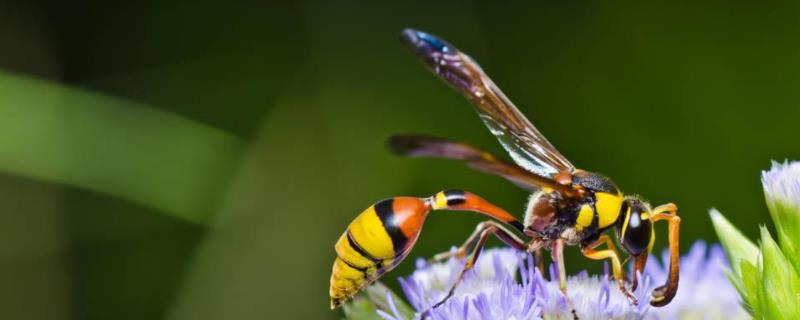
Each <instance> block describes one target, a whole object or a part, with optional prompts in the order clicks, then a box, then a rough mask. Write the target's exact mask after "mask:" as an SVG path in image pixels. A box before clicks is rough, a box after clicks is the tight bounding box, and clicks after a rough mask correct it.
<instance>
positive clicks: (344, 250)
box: [336, 233, 375, 269]
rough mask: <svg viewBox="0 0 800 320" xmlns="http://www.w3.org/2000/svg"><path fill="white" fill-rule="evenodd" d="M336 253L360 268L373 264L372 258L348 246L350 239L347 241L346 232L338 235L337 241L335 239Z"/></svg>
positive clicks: (372, 265)
mask: <svg viewBox="0 0 800 320" xmlns="http://www.w3.org/2000/svg"><path fill="white" fill-rule="evenodd" d="M336 255H337V256H339V258H341V259H342V260H344V261H346V262H347V263H349V264H352V265H354V266H356V267H358V268H361V269H367V268H370V267H374V266H375V263H374V262H372V260H370V259H369V258H367V257H364V256H362V255H361V254H360V253H358V251H357V250H356V249H354V248H353V247H352V246H350V241H347V233H344V234H342V236H341V237H339V241H336Z"/></svg>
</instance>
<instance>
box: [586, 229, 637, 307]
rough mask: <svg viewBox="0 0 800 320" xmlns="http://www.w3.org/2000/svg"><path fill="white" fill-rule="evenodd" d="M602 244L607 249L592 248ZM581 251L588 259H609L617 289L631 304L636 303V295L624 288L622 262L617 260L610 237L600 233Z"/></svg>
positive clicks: (617, 256)
mask: <svg viewBox="0 0 800 320" xmlns="http://www.w3.org/2000/svg"><path fill="white" fill-rule="evenodd" d="M602 244H606V246H607V247H608V249H605V250H594V248H597V247H599V246H600V245H602ZM581 252H582V253H583V255H584V256H585V257H587V258H589V259H594V260H603V259H609V260H611V269H612V270H613V272H614V278H616V279H617V283H619V290H620V291H622V293H624V294H625V296H627V297H628V300H630V302H631V304H633V305H636V304H637V303H638V302H637V300H636V297H634V296H633V294H632V293H631V292H630V291H629V290H628V289H627V288H625V279H624V278H623V272H622V264H621V263H620V262H619V253H617V250H616V247H615V246H614V242H613V241H611V238H610V237H609V236H608V235H606V234H603V235H601V236H600V238H599V239H597V241H595V242H594V243H592V244H589V245H588V246H586V247H583V248H581Z"/></svg>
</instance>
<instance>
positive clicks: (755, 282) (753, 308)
mask: <svg viewBox="0 0 800 320" xmlns="http://www.w3.org/2000/svg"><path fill="white" fill-rule="evenodd" d="M739 267H740V269H741V270H742V275H743V276H742V279H741V282H740V283H741V285H742V288H741V290H739V295H740V296H742V298H743V299H742V300H743V301H742V302H743V304H744V307H745V309H746V310H747V311H748V312H750V315H753V316H755V315H759V314H762V310H763V305H764V302H763V299H764V297H763V295H762V291H761V272H760V271H759V270H758V267H756V265H754V264H752V263H750V262H748V261H744V260H743V261H742V262H741V263H740V264H739ZM729 278H730V276H729ZM737 290H738V288H737Z"/></svg>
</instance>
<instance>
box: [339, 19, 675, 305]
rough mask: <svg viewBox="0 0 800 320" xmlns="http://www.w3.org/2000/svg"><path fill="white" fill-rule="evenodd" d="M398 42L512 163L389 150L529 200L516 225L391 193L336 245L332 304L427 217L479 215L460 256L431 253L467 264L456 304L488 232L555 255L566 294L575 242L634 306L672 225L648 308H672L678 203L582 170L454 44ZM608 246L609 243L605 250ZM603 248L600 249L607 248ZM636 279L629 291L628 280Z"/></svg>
mask: <svg viewBox="0 0 800 320" xmlns="http://www.w3.org/2000/svg"><path fill="white" fill-rule="evenodd" d="M401 40H402V42H403V43H404V44H405V45H406V46H407V47H408V48H409V49H410V50H411V51H412V52H413V53H414V54H415V55H416V56H417V57H418V58H419V59H420V60H421V61H422V62H423V64H424V65H425V66H426V67H427V69H429V70H430V71H432V72H433V73H434V74H435V75H437V76H438V77H439V78H440V79H442V80H443V81H444V82H445V83H447V84H449V85H450V86H451V87H453V88H454V89H455V90H456V91H458V92H460V93H462V94H463V95H464V96H465V97H466V98H467V99H468V100H469V101H470V102H471V103H472V105H473V106H474V107H475V109H476V111H477V112H478V115H479V117H480V119H481V120H482V121H483V123H484V124H485V125H486V127H488V129H489V131H490V132H491V133H492V134H493V135H494V136H495V137H496V138H497V140H498V141H499V142H500V144H501V145H502V146H503V148H504V149H505V150H506V151H507V152H508V154H509V155H510V157H511V159H512V160H513V162H510V161H506V160H503V159H501V158H498V157H495V156H494V155H491V154H489V153H488V152H486V151H483V150H481V149H479V148H476V147H473V146H470V145H468V144H465V143H461V142H457V141H452V140H447V139H442V138H437V137H431V136H425V135H396V136H392V137H390V139H389V141H388V145H389V147H390V149H391V150H392V151H393V152H395V153H397V154H399V155H404V156H411V157H433V158H445V159H453V160H460V161H463V162H466V164H467V165H468V166H469V167H472V168H474V169H477V170H479V171H482V172H485V173H488V174H493V175H497V176H500V177H503V178H505V179H507V180H509V181H511V182H513V183H514V184H516V185H517V186H519V187H521V188H523V189H525V190H528V191H530V192H531V195H530V197H529V199H528V202H527V206H526V209H525V215H524V220H523V221H522V222H520V221H519V220H517V218H515V217H514V216H513V215H512V214H510V213H508V212H507V211H506V210H504V209H502V208H500V207H498V206H495V205H494V204H492V203H490V202H489V201H487V200H485V199H483V198H481V197H480V196H478V195H476V194H474V193H471V192H468V191H463V190H446V191H441V192H438V193H436V194H434V195H433V196H430V197H425V198H417V197H394V198H389V199H386V200H382V201H379V202H377V203H376V204H374V205H372V206H370V207H369V208H367V209H366V210H364V211H363V212H362V213H361V214H360V215H359V216H358V217H356V218H355V220H353V221H352V222H351V223H350V225H349V226H348V227H347V230H346V231H345V232H344V234H342V236H341V237H340V238H339V240H338V241H337V242H336V245H335V250H336V259H335V262H334V264H333V273H332V275H331V279H330V298H331V308H332V309H333V308H336V307H337V306H339V305H341V304H342V303H343V302H345V301H346V300H347V299H349V298H351V297H352V296H354V295H355V294H356V293H358V292H359V291H360V290H361V289H363V288H364V287H366V286H367V285H369V284H370V283H372V282H373V281H375V280H376V279H378V278H379V277H380V276H381V275H382V274H384V273H386V272H388V271H390V270H392V268H394V267H395V266H396V265H398V264H399V263H400V262H401V261H402V260H403V259H404V258H405V257H406V256H407V255H408V253H409V251H410V250H411V248H412V247H413V246H414V243H415V242H416V241H417V238H418V237H419V234H420V231H421V230H422V225H423V223H424V222H425V218H426V217H427V215H428V213H430V212H431V211H436V210H459V211H474V212H477V213H480V214H483V215H485V216H488V217H489V218H491V219H489V220H487V221H485V222H482V223H480V224H479V225H478V226H477V228H476V229H475V231H474V232H473V233H472V235H470V236H469V238H467V240H466V241H465V242H464V244H463V245H461V246H460V247H458V249H457V250H455V251H453V252H449V253H443V254H439V255H436V256H434V259H435V260H441V259H445V258H448V257H450V256H452V255H455V256H457V257H458V258H466V262H465V264H464V267H463V269H462V270H461V272H460V274H459V276H458V277H457V278H456V281H455V282H454V283H453V284H452V287H451V288H450V291H449V294H448V295H447V296H446V297H445V298H443V299H442V300H441V301H440V302H438V303H437V304H435V305H434V306H433V308H436V307H438V306H439V305H441V304H442V303H444V302H445V301H446V300H447V299H448V298H450V297H451V296H452V294H453V292H454V291H455V289H456V287H457V286H458V284H459V282H460V281H461V279H462V278H463V276H464V274H465V273H466V272H467V271H468V270H470V269H471V268H472V267H473V266H474V265H475V262H476V260H477V259H478V257H479V256H480V254H481V251H482V249H483V247H484V245H485V243H486V241H487V239H488V238H489V237H491V236H494V237H496V238H498V239H499V240H500V241H502V242H503V243H505V244H507V245H509V246H511V247H513V248H516V249H518V250H521V251H527V252H529V253H533V254H535V256H536V257H537V260H538V268H539V269H540V270H542V269H543V264H542V262H541V261H542V259H541V257H542V252H541V251H542V250H543V249H544V250H547V251H550V255H551V257H552V261H553V263H554V264H555V265H556V267H557V268H556V270H557V274H558V282H559V287H560V289H561V291H562V292H563V293H564V294H566V290H567V287H566V272H565V268H564V255H563V252H564V247H565V246H579V247H580V250H581V252H582V253H583V255H584V256H585V257H587V258H589V259H593V260H609V261H610V262H611V268H612V271H613V276H614V278H615V279H616V281H617V283H618V285H619V289H620V290H621V291H622V292H623V293H624V294H625V295H626V296H627V297H628V299H629V301H630V302H631V303H632V304H636V303H638V302H637V301H636V298H635V297H634V296H633V294H632V293H631V292H632V291H634V290H636V287H637V278H636V274H637V273H641V272H643V270H644V268H645V263H646V262H647V257H648V256H649V255H650V253H651V252H652V249H653V242H654V240H655V232H654V229H653V224H654V223H655V222H658V221H667V222H668V224H669V249H670V265H669V273H668V276H667V279H666V283H664V284H663V285H661V286H659V287H657V288H656V289H655V290H653V292H652V296H651V299H650V304H651V305H653V306H657V307H660V306H664V305H667V304H668V303H669V302H670V301H671V300H672V299H673V297H674V296H675V294H676V293H677V290H678V278H679V270H678V265H679V257H680V253H679V250H678V247H679V246H678V239H679V227H680V222H681V218H680V217H679V216H678V214H677V207H676V206H675V205H674V204H672V203H669V204H665V205H661V206H657V207H655V208H653V207H651V206H650V204H649V203H647V202H646V201H644V200H642V199H641V198H639V197H638V196H635V195H626V194H623V193H622V191H620V189H619V188H618V187H617V186H616V185H615V184H614V182H612V181H611V180H610V179H609V178H607V177H605V176H602V175H600V174H597V173H594V172H590V171H586V170H581V169H577V168H576V167H575V166H574V165H572V163H570V162H569V160H567V159H566V158H565V157H564V156H563V155H561V153H560V152H559V151H558V150H556V149H555V148H554V147H553V146H552V145H551V144H550V142H549V141H547V139H546V138H545V137H544V136H543V135H542V134H541V133H540V132H539V130H537V129H536V127H534V126H533V125H532V124H531V122H530V121H528V119H527V118H525V116H524V115H523V114H522V113H521V112H520V111H519V110H518V109H517V107H515V106H514V104H513V103H512V102H511V101H510V100H509V99H508V98H507V97H506V95H505V94H503V92H502V91H500V89H499V88H498V87H497V86H496V85H495V84H494V82H493V81H492V80H491V79H490V78H489V77H488V76H487V75H486V74H485V73H484V72H483V70H482V69H481V67H480V66H479V65H478V64H477V63H476V62H475V61H474V60H473V59H472V58H470V57H469V56H468V55H466V54H464V53H462V52H461V51H459V50H458V49H456V48H455V47H454V46H452V45H450V44H449V43H447V42H445V41H443V40H441V39H439V38H437V37H435V36H433V35H430V34H428V33H425V32H421V31H417V30H411V29H406V30H404V31H403V32H402V34H401ZM611 229H613V230H614V231H615V232H613V233H614V234H615V235H616V238H617V242H618V243H619V244H620V245H621V247H622V251H624V252H625V253H627V255H628V258H629V259H632V261H633V272H634V276H633V280H632V281H627V280H626V274H624V272H623V263H626V262H627V261H628V260H627V259H626V260H622V256H620V251H619V250H618V249H617V247H616V245H615V243H614V241H613V240H612V238H611V236H609V235H608V233H609V232H607V231H608V230H611ZM604 245H605V246H604ZM603 246H604V247H603ZM628 283H630V288H628V287H627V284H628Z"/></svg>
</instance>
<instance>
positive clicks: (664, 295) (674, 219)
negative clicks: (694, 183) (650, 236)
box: [650, 203, 681, 307]
mask: <svg viewBox="0 0 800 320" xmlns="http://www.w3.org/2000/svg"><path fill="white" fill-rule="evenodd" d="M653 212H654V214H653V217H652V219H653V222H656V221H661V220H667V221H669V257H670V259H669V275H668V276H667V281H666V283H665V284H664V285H662V286H660V287H658V288H655V290H653V294H652V299H651V300H650V305H652V306H655V307H661V306H665V305H667V304H668V303H669V302H670V301H672V298H674V297H675V293H677V292H678V279H679V278H680V274H679V270H678V265H679V263H680V252H679V246H678V238H679V233H678V231H679V230H680V226H681V217H679V216H678V207H677V206H675V205H674V204H672V203H669V204H665V205H661V206H658V207H657V208H655V209H654V210H653Z"/></svg>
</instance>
